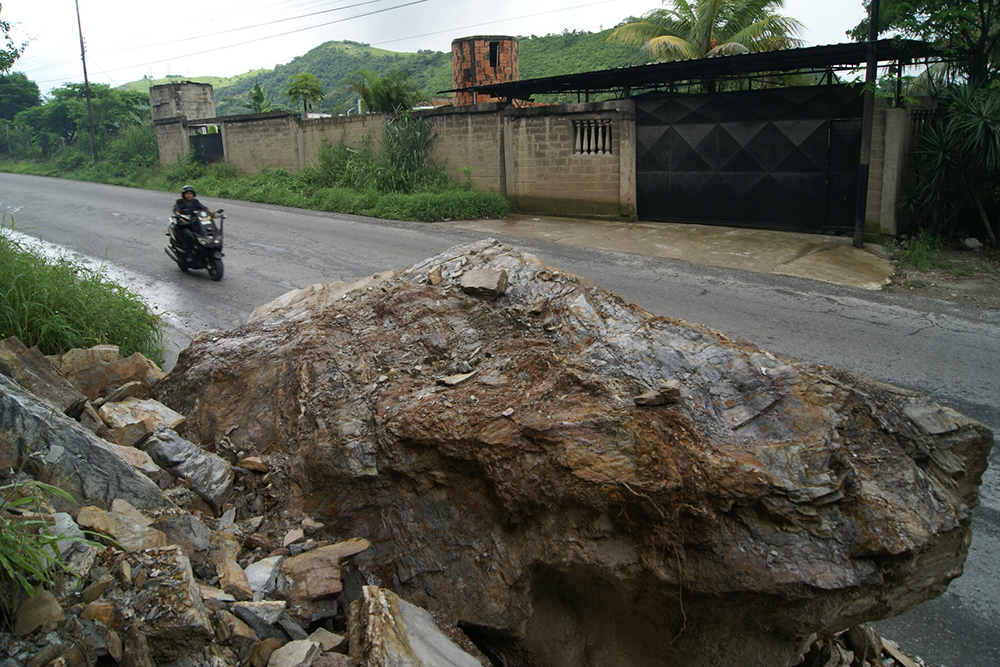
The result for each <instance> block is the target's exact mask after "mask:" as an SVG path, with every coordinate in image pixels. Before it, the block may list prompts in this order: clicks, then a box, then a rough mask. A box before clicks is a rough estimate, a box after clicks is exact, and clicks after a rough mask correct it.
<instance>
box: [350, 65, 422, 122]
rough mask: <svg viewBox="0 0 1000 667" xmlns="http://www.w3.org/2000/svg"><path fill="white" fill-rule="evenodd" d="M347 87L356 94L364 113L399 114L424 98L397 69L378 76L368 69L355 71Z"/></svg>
mask: <svg viewBox="0 0 1000 667" xmlns="http://www.w3.org/2000/svg"><path fill="white" fill-rule="evenodd" d="M347 87H348V88H350V89H351V90H352V91H353V92H354V93H356V94H357V95H358V98H359V99H360V100H361V110H362V111H364V112H365V113H391V114H400V113H402V112H403V111H407V110H409V109H412V108H413V107H415V106H417V105H418V104H420V103H422V102H424V101H425V100H426V98H425V96H424V94H423V93H421V92H420V90H419V89H418V88H417V87H416V86H415V85H414V84H413V83H412V82H411V81H410V78H409V77H408V76H407V75H406V74H404V73H403V72H401V71H399V70H395V71H392V72H389V73H388V74H386V75H385V76H379V75H378V73H377V72H375V71H374V70H370V69H362V70H359V71H358V72H355V74H354V76H353V77H351V78H349V79H348V80H347Z"/></svg>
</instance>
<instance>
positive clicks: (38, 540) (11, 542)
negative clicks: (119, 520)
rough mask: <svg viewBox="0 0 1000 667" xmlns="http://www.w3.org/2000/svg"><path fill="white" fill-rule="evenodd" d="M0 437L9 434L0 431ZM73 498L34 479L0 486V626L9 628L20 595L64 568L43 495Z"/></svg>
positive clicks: (45, 583) (31, 593) (52, 578)
mask: <svg viewBox="0 0 1000 667" xmlns="http://www.w3.org/2000/svg"><path fill="white" fill-rule="evenodd" d="M0 437H4V438H6V437H9V436H8V435H7V434H0ZM51 497H57V498H60V499H62V500H65V501H72V500H73V497H72V496H70V495H69V494H68V493H66V492H65V491H63V490H62V489H59V488H57V487H54V486H51V485H49V484H44V483H42V482H37V481H34V480H26V481H24V482H18V483H13V484H5V485H4V486H0V627H10V625H11V624H12V622H13V618H14V612H15V611H16V609H17V605H18V603H19V601H20V600H21V599H22V598H23V597H24V596H26V595H27V596H34V595H35V591H36V589H37V588H38V587H39V586H41V587H43V588H48V587H52V586H53V585H54V584H55V578H56V573H57V572H58V571H59V570H60V569H65V566H64V565H62V563H61V561H60V560H59V559H58V558H57V556H56V554H58V553H59V551H58V546H57V543H58V542H59V540H58V538H57V537H55V536H53V535H52V532H51V531H50V530H49V525H48V523H47V522H46V521H45V520H43V519H41V518H36V517H39V516H42V514H43V512H44V510H45V507H44V504H43V499H44V498H51Z"/></svg>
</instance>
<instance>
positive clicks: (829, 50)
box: [444, 39, 943, 100]
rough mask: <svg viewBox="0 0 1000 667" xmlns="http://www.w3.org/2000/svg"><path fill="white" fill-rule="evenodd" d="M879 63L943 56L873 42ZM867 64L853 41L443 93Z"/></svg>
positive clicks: (575, 89)
mask: <svg viewBox="0 0 1000 667" xmlns="http://www.w3.org/2000/svg"><path fill="white" fill-rule="evenodd" d="M876 53H877V57H878V60H879V62H882V63H884V62H897V61H898V62H901V63H903V64H909V63H911V62H913V61H914V60H919V59H931V60H941V59H943V54H942V52H941V51H940V50H939V49H938V48H936V47H934V46H932V45H930V44H927V43H926V42H921V41H917V40H904V39H883V40H879V41H878V42H876ZM867 59H868V44H867V43H866V42H852V43H848V44H831V45H827V46H812V47H805V48H798V49H782V50H778V51H762V52H757V53H744V54H739V55H734V56H716V57H712V58H697V59H692V60H672V61H669V62H659V63H650V64H648V65H637V66H632V67H618V68H615V69H610V70H601V71H597V72H582V73H580V74H566V75H561V76H550V77H545V78H541V79H526V80H524V81H511V82H509V83H494V84H488V85H482V86H471V87H468V88H456V89H454V90H448V91H444V92H449V93H455V92H475V93H485V94H488V95H492V96H493V97H497V98H506V99H519V100H528V99H531V97H532V96H533V95H544V94H558V93H602V92H614V91H619V92H621V93H622V96H624V97H627V96H629V95H630V94H632V93H635V92H637V91H639V90H648V89H653V88H658V87H664V86H669V85H671V84H676V83H680V82H689V81H708V80H713V79H714V80H722V79H732V78H738V77H746V76H748V75H751V74H761V73H767V72H796V71H797V72H809V73H815V72H830V71H843V70H850V69H857V68H858V67H861V66H863V65H864V64H865V63H866V62H867Z"/></svg>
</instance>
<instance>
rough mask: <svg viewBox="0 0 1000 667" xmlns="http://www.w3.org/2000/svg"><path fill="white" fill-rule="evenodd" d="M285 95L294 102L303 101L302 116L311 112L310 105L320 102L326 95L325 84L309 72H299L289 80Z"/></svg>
mask: <svg viewBox="0 0 1000 667" xmlns="http://www.w3.org/2000/svg"><path fill="white" fill-rule="evenodd" d="M285 96H286V97H287V98H288V99H290V100H292V101H293V102H295V101H297V100H301V101H302V117H303V118H305V117H306V116H307V115H308V114H309V105H310V104H315V103H316V102H319V101H320V100H322V99H323V98H324V97H326V92H325V91H324V90H323V84H322V83H320V80H319V79H317V78H316V77H315V76H314V75H312V74H310V73H309V72H299V73H298V74H296V75H295V76H293V77H292V78H291V79H290V80H289V82H288V90H287V91H286V92H285Z"/></svg>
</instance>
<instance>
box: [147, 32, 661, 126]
mask: <svg viewBox="0 0 1000 667" xmlns="http://www.w3.org/2000/svg"><path fill="white" fill-rule="evenodd" d="M610 32H611V30H610V29H609V30H605V31H603V32H599V33H589V32H576V31H573V32H569V31H566V32H563V33H562V34H557V35H546V36H544V37H536V36H534V35H532V36H531V37H520V38H519V40H520V43H519V47H518V48H519V61H520V74H521V78H522V79H534V78H539V77H547V76H558V75H561V74H574V73H577V72H588V71H594V70H602V69H611V68H614V67H620V66H625V65H637V64H641V63H642V62H644V58H643V57H642V54H641V53H640V52H639V51H638V50H637V49H634V48H631V47H626V46H620V45H616V44H608V43H607V42H606V41H605V39H606V38H607V36H608V34H609V33H610ZM360 69H371V70H374V71H375V72H378V73H379V74H381V75H385V74H387V73H388V72H391V71H393V70H400V71H402V72H404V73H406V74H407V75H408V76H409V77H410V80H411V81H413V82H414V83H415V84H416V85H417V86H418V87H419V88H420V89H421V90H422V91H423V92H424V93H425V94H426V95H427V96H436V94H437V93H439V92H441V91H444V90H448V89H450V88H451V87H452V84H451V53H444V52H441V51H418V52H417V53H406V52H397V51H387V50H384V49H377V48H373V47H370V46H367V45H365V44H359V43H357V42H351V41H344V42H326V43H324V44H321V45H319V46H317V47H316V48H314V49H312V50H310V51H308V52H307V53H305V54H303V55H301V56H298V57H296V58H294V59H292V61H291V62H289V63H286V64H284V65H278V66H276V67H275V68H274V69H271V70H257V71H254V72H248V73H246V74H241V75H239V76H237V77H232V78H230V79H219V78H215V77H211V76H204V77H191V78H190V80H192V81H199V82H202V83H211V84H212V85H213V86H215V104H216V111H217V113H218V114H219V115H220V116H226V115H232V114H241V113H250V108H249V107H248V105H247V100H248V94H249V92H250V89H251V88H253V86H254V84H259V85H260V87H261V88H262V89H263V90H264V92H265V93H267V95H268V97H269V98H270V100H271V102H272V106H274V107H288V108H291V107H293V106H294V105H293V104H292V103H291V102H290V101H289V100H288V99H287V98H286V97H285V91H286V90H287V88H288V82H289V80H290V79H291V78H292V77H293V76H295V75H296V74H298V73H300V72H309V73H310V74H313V75H315V76H316V77H317V78H318V79H319V80H320V81H321V82H322V84H323V89H324V90H326V91H327V93H328V95H327V97H326V99H324V101H323V102H321V103H320V104H319V105H317V108H316V111H321V112H331V113H344V112H346V111H347V110H348V109H351V108H356V105H357V96H356V95H355V94H354V93H353V92H351V91H350V90H349V89H348V87H347V86H346V84H345V81H346V80H347V79H348V78H349V77H351V76H352V75H353V74H354V73H355V72H357V71H358V70H360ZM177 78H178V77H173V78H171V79H161V80H157V81H149V80H141V81H137V82H133V83H130V84H127V87H128V88H130V89H136V90H148V88H149V86H150V85H157V84H161V83H168V82H169V81H171V80H176V79H177Z"/></svg>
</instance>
